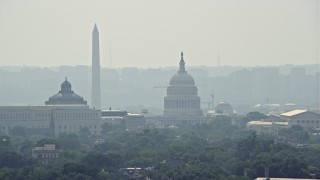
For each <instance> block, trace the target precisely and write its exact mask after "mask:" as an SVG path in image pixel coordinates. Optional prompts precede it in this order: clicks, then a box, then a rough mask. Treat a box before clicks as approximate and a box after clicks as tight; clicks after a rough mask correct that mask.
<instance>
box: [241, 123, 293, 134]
mask: <svg viewBox="0 0 320 180" xmlns="http://www.w3.org/2000/svg"><path fill="white" fill-rule="evenodd" d="M288 127H289V125H288V122H267V121H250V122H248V123H247V128H248V129H250V130H253V131H255V132H256V133H257V134H258V135H268V136H276V135H278V133H279V131H280V129H282V128H288Z"/></svg>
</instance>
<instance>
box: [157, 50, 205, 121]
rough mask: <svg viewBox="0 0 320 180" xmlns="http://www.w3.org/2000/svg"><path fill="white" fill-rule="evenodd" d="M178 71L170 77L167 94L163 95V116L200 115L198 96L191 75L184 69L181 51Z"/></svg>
mask: <svg viewBox="0 0 320 180" xmlns="http://www.w3.org/2000/svg"><path fill="white" fill-rule="evenodd" d="M179 65H180V67H179V71H178V72H177V73H176V74H175V75H173V76H172V78H171V79H170V85H169V86H168V88H167V96H166V97H164V111H163V115H164V116H170V117H172V116H178V117H181V116H196V117H199V116H202V111H201V109H200V97H199V96H198V89H197V87H196V86H195V81H194V79H193V77H192V76H191V75H190V74H188V72H187V71H186V70H185V62H184V59H183V52H181V60H180V63H179Z"/></svg>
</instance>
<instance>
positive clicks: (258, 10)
mask: <svg viewBox="0 0 320 180" xmlns="http://www.w3.org/2000/svg"><path fill="white" fill-rule="evenodd" d="M317 21H318V18H317V0H0V66H1V65H2V66H6V65H27V66H28V65H30V66H59V65H72V66H74V65H90V64H91V33H92V30H93V26H94V23H97V25H98V29H99V32H100V53H101V54H100V56H101V59H100V60H101V64H102V66H104V67H108V66H110V64H112V66H113V67H127V66H139V67H159V66H177V65H178V62H179V58H180V57H179V56H180V51H181V50H183V51H184V53H185V60H186V63H187V65H207V66H216V65H217V56H218V53H220V56H221V65H243V66H248V65H249V66H253V65H277V64H310V63H317V39H318V34H317V33H318V28H317V27H318V23H317ZM110 46H111V48H110ZM110 52H111V55H110ZM110 57H111V59H112V60H111V62H112V63H110Z"/></svg>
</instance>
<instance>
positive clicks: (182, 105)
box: [164, 100, 200, 109]
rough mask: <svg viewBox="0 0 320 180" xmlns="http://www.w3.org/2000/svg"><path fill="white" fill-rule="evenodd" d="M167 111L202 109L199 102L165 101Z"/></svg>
mask: <svg viewBox="0 0 320 180" xmlns="http://www.w3.org/2000/svg"><path fill="white" fill-rule="evenodd" d="M164 108H165V109H188V108H190V109H191V108H200V101H199V100H165V101H164Z"/></svg>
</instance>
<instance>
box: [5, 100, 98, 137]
mask: <svg viewBox="0 0 320 180" xmlns="http://www.w3.org/2000/svg"><path fill="white" fill-rule="evenodd" d="M101 123H102V121H101V112H100V111H99V110H94V109H90V108H89V106H85V105H59V106H54V105H47V106H0V129H1V131H2V132H4V133H6V134H11V132H12V130H13V129H14V128H15V127H22V128H23V129H24V131H25V132H26V134H30V135H32V134H35V135H45V136H52V134H54V135H55V136H57V135H59V134H61V133H79V131H80V130H81V129H82V128H85V127H86V128H88V129H89V130H90V132H91V133H92V134H93V135H94V134H99V133H100V131H101V128H100V126H101ZM52 132H53V133H52Z"/></svg>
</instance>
